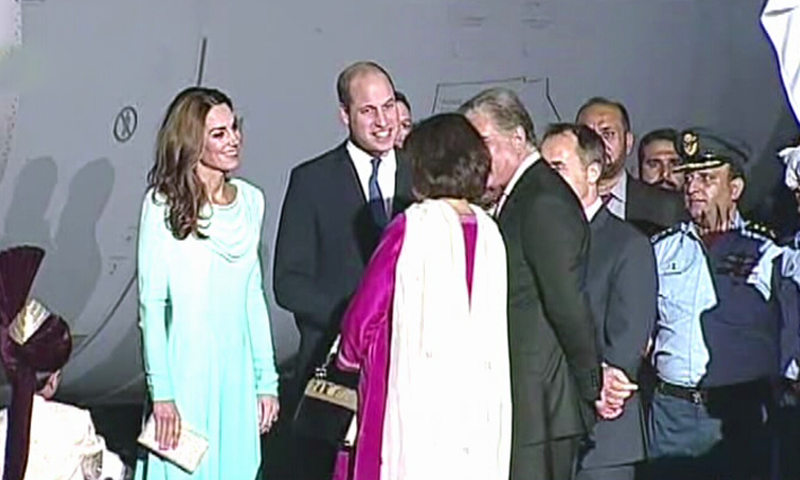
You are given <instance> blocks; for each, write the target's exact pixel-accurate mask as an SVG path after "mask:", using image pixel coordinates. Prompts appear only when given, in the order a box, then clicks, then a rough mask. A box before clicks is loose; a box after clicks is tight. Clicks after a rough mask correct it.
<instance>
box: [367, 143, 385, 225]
mask: <svg viewBox="0 0 800 480" xmlns="http://www.w3.org/2000/svg"><path fill="white" fill-rule="evenodd" d="M371 163H372V173H371V174H370V176H369V209H370V212H371V213H372V219H373V220H374V221H375V225H377V226H378V228H381V229H382V228H383V227H385V226H386V224H387V223H388V222H389V217H388V216H387V215H386V204H385V203H384V200H383V193H381V187H380V185H378V167H379V166H380V164H381V159H380V158H379V157H376V158H373V159H372V160H371Z"/></svg>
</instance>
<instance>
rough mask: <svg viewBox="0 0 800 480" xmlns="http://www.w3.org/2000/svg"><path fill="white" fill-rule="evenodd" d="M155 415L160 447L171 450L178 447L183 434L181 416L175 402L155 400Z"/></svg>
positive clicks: (157, 438)
mask: <svg viewBox="0 0 800 480" xmlns="http://www.w3.org/2000/svg"><path fill="white" fill-rule="evenodd" d="M153 417H154V418H155V420H156V441H157V442H158V448H160V449H161V450H170V449H173V448H175V447H177V446H178V439H179V438H180V436H181V416H180V414H178V408H177V407H176V406H175V402H173V401H172V400H167V401H164V402H153Z"/></svg>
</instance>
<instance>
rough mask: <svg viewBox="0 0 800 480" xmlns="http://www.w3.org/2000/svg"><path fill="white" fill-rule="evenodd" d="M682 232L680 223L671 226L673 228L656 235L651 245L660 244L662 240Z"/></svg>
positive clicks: (651, 238) (651, 240)
mask: <svg viewBox="0 0 800 480" xmlns="http://www.w3.org/2000/svg"><path fill="white" fill-rule="evenodd" d="M680 231H681V224H680V223H679V224H677V225H673V226H671V227H669V228H667V229H664V230H662V231H660V232H658V233H656V234H655V235H653V236H652V237H650V243H658V242H660V241H661V240H663V239H665V238H667V237H669V236H670V235H673V234H675V233H678V232H680Z"/></svg>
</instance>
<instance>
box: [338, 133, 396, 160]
mask: <svg viewBox="0 0 800 480" xmlns="http://www.w3.org/2000/svg"><path fill="white" fill-rule="evenodd" d="M346 148H347V153H348V154H350V159H351V160H353V163H355V164H366V165H370V166H371V165H372V159H373V158H375V157H373V156H372V155H370V154H369V153H367V152H365V151H364V150H362V149H361V147H359V146H358V145H356V144H355V143H353V141H352V140H349V139H348V140H347V147H346ZM386 160H388V161H389V163H394V161H395V153H394V148H393V149H391V150H389V151H388V152H386V153H384V154H383V155H381V163H384V162H385V161H386Z"/></svg>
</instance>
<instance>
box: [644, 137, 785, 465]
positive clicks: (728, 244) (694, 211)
mask: <svg viewBox="0 0 800 480" xmlns="http://www.w3.org/2000/svg"><path fill="white" fill-rule="evenodd" d="M681 155H682V157H683V161H684V164H683V165H682V166H680V167H679V169H680V171H683V172H684V174H685V186H684V200H685V204H686V208H687V210H688V213H689V217H690V219H691V220H689V221H686V222H682V223H679V224H678V225H676V226H674V227H673V228H671V229H669V230H667V231H666V232H664V233H662V234H660V235H657V236H656V237H654V238H653V245H654V249H655V255H656V265H657V270H658V279H659V290H658V318H657V319H656V328H655V333H654V347H653V356H652V361H653V365H654V367H655V370H656V372H657V375H658V382H657V386H656V391H655V394H654V397H653V404H652V408H651V410H650V414H649V418H648V430H649V434H650V435H649V436H650V446H649V447H650V448H649V450H650V451H649V457H650V458H651V460H652V463H651V465H650V467H651V468H650V470H651V471H652V473H653V478H670V479H675V478H681V479H690V478H702V479H704V480H713V479H717V478H720V479H722V478H724V479H728V480H735V479H748V480H749V479H753V478H768V477H767V476H766V475H768V473H769V468H770V466H769V465H770V448H771V441H772V436H771V434H770V433H769V432H770V430H769V428H768V427H767V421H768V419H769V418H770V412H771V411H772V405H773V395H772V389H771V386H772V384H773V382H774V381H776V380H777V379H778V378H779V377H780V376H781V375H782V374H783V373H784V372H785V371H786V369H787V368H788V367H789V365H790V364H792V362H793V358H794V357H796V353H797V344H798V339H797V331H798V330H797V322H798V319H797V317H798V310H797V300H798V289H797V284H796V280H797V279H796V278H794V277H797V274H796V272H795V270H796V269H795V268H794V267H793V266H792V265H795V264H796V260H797V258H796V251H793V250H790V249H786V248H783V247H780V246H778V245H777V244H776V243H775V242H774V241H773V240H774V239H773V238H772V236H771V234H770V232H769V231H768V230H767V229H765V228H763V227H760V226H758V225H756V224H753V223H751V222H747V221H746V220H744V219H743V218H742V216H741V214H740V213H739V210H738V208H737V204H738V201H739V199H740V198H741V195H742V192H743V191H744V187H745V171H744V166H745V162H746V161H747V158H746V155H745V154H744V152H743V150H742V149H741V148H737V147H736V146H735V145H734V144H732V143H730V142H727V141H725V140H723V139H721V138H720V137H717V136H714V135H712V134H710V133H702V134H698V132H696V131H685V132H683V133H682V134H681ZM793 280H794V281H793Z"/></svg>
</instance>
